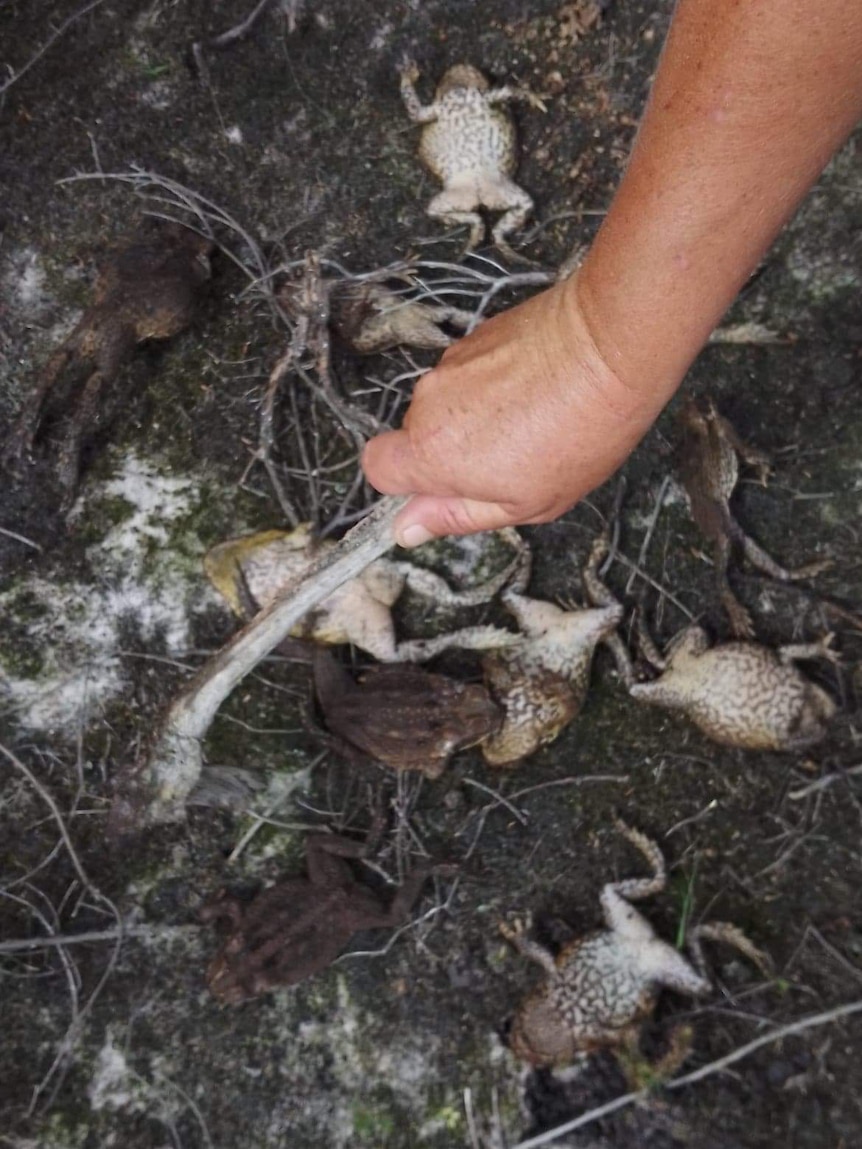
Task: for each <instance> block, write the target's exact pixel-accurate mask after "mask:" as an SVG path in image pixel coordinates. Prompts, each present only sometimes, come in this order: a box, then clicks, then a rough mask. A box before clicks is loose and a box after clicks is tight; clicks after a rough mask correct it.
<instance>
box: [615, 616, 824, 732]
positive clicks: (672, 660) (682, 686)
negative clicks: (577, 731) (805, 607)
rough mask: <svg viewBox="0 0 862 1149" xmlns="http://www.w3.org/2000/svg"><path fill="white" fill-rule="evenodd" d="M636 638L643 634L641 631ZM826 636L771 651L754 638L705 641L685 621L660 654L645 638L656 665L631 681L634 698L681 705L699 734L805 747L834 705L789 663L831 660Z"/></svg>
mask: <svg viewBox="0 0 862 1149" xmlns="http://www.w3.org/2000/svg"><path fill="white" fill-rule="evenodd" d="M641 637H642V639H643V638H645V636H644V635H643V634H642V636H641ZM830 639H831V635H827V637H826V638H824V639H821V640H820V641H818V642H807V643H801V644H794V645H790V646H780V647H779V648H778V650H772V649H770V647H768V646H761V644H760V643H757V642H742V641H737V642H722V643H719V644H718V645H717V646H713V647H711V646H710V644H709V639H708V637H707V635H706V633H705V632H704V631H703V629H702V628H701V627H699V626H689V627H686V629H685V630H683V631H682V632H681V633H680V634H679V635H678V636H677V637H676V639H674V640H673V641H672V642H671V643H670V644H669V646H668V650H667V656H666V657H662V656H661V655H660V654H659V653H658V651H657V650H656V649H655V648H654V646H653V645H652V643H651V642H649V641H646V642H644V643H643V648H644V651H645V653H646V655H647V658H648V659H649V661H650V662H652V663H653V664H654V665H655V666H656V667H657V668H658V669H660V670H661V671H662V673H661V675H660V677H659V678H657V679H656V680H655V681H654V682H641V683H635V684H633V685H632V686H631V687H630V691H629V692H630V694H631V696H632V698H638V699H640V700H641V701H642V702H650V703H653V704H654V705H656V706H664V707H667V708H668V709H669V710H679V711H681V712H682V713H683V714H685V715H686V717H687V718H690V719H691V721H692V722H693V723H694V724H695V726H697V727H699V729H701V730H702V731H703V733H704V734H706V735H708V737H710V738H712V739H714V740H715V741H716V742H722V743H724V744H725V745H727V746H738V747H740V748H741V749H743V750H804V749H806V748H807V747H809V746H812V745H813V744H814V743H815V742H819V741H820V739H821V738H823V737H824V735H825V734H826V728H827V725H828V723H829V721H830V719H831V718H832V717H833V716H834V715H835V712H836V710H837V707H836V705H835V703H834V702H833V700H832V699H831V698H830V696H829V695H828V694H827V693H826V691H825V690H823V689H822V687H820V686H817V685H816V684H815V683H813V682H811V681H810V679H808V678H806V677H805V675H804V674H802V672H801V671H800V670H799V669H798V668H797V667H796V666H795V665H794V664H795V662H796V661H797V660H800V659H813V658H827V659H829V660H830V661H835V660H836V657H837V656H836V655H835V654H834V652H833V651H832V650H831V649H830V647H829V642H830Z"/></svg>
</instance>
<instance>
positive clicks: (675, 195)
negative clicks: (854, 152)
mask: <svg viewBox="0 0 862 1149" xmlns="http://www.w3.org/2000/svg"><path fill="white" fill-rule="evenodd" d="M860 115H862V3H860V2H859V0H819V3H817V4H812V3H811V2H810V0H680V3H679V5H678V7H677V10H676V14H675V16H674V21H673V25H672V28H671V31H670V34H669V36H668V40H667V43H666V45H665V49H664V52H663V55H662V59H661V62H660V65H659V68H658V72H657V75H656V80H655V84H654V87H653V91H652V95H651V97H650V101H649V105H648V107H647V110H646V112H645V114H644V117H643V120H642V123H641V128H640V131H639V134H638V138H637V141H636V144H635V148H634V151H633V154H632V157H631V161H630V164H629V167H628V170H627V172H626V175H625V177H624V179H623V181H622V183H621V185H620V188H619V191H618V193H617V195H616V197H615V199H614V203H613V205H612V208H611V210H610V212H609V213H608V216H607V218H606V220H605V223H604V226H603V227H602V229H601V231H600V232H599V235H598V236H597V238H596V242H595V244H594V245H593V248H592V250H591V252H590V254H589V256H588V258H587V261H586V263H585V265H584V267H583V269H582V271H581V273H580V275H579V276H578V278H577V280H576V281H573V290H574V291H576V292H577V294H578V300H577V302H578V304H579V306H580V308H581V310H582V311H583V314H584V315H585V317H586V320H587V322H588V324H589V327H590V329H591V331H592V333H593V337H594V339H595V341H596V343H597V345H598V349H599V351H600V352H601V354H602V355H603V357H604V358H605V359H606V361H607V362H608V364H609V366H610V367H611V368H612V369H613V370H614V371H616V372H617V373H618V374H619V376H620V377H621V379H622V380H623V381H624V382H626V383H628V384H630V385H632V386H635V387H638V388H640V387H644V388H646V389H648V390H650V391H659V392H664V393H665V394H669V393H670V392H671V391H672V390H673V388H674V387H675V386H676V384H677V383H678V381H679V379H680V378H681V377H682V375H683V374H684V372H685V370H686V368H687V367H688V365H689V363H690V362H691V360H692V359H693V358H694V356H695V355H696V354H697V352H698V350H699V349H700V347H701V346H702V345H703V343H704V341H705V340H706V339H707V337H708V335H709V333H710V331H711V330H712V328H713V327H714V326H715V324H716V323H717V322H718V320H719V319H720V318H721V315H722V314H723V312H724V311H725V310H726V308H727V307H728V305H729V304H730V302H731V301H732V300H733V298H734V296H735V295H736V293H737V292H738V291H739V289H740V287H741V286H742V284H743V283H744V282H745V280H746V278H747V277H748V275H749V274H750V273H751V271H752V270H753V269H754V268H755V267H756V265H757V263H758V262H759V260H760V259H761V257H762V256H763V254H764V252H765V251H766V250H767V248H768V247H769V245H770V243H771V242H772V240H773V239H774V238H775V235H776V234H777V232H778V231H779V230H780V229H781V227H782V226H783V225H784V224H785V223H786V221H787V220H788V218H789V217H790V216H791V215H792V213H793V211H794V210H795V208H796V207H797V206H798V204H799V202H800V200H801V199H802V197H803V196H804V195H805V193H806V192H807V190H808V188H809V187H810V186H811V184H812V183H813V182H814V181H815V180H816V178H817V176H818V174H819V173H820V171H821V170H822V169H823V167H824V166H825V164H826V163H827V161H828V160H829V157H830V156H831V155H832V153H833V152H834V150H835V149H836V148H837V147H838V146H839V145H840V143H841V142H842V141H843V140H844V139H845V137H846V136H847V135H848V133H849V132H850V130H851V129H852V127H853V124H854V123H855V122H856V120H857V119H858V118H859V116H860Z"/></svg>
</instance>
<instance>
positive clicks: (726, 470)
mask: <svg viewBox="0 0 862 1149" xmlns="http://www.w3.org/2000/svg"><path fill="white" fill-rule="evenodd" d="M680 425H681V429H682V437H681V441H680V445H679V473H680V478H681V480H682V483H683V486H684V487H685V490H686V493H687V495H688V499H689V503H690V505H691V514H692V518H693V519H694V521H695V522H696V523H697V525H698V527H699V528H700V530H701V531H702V532H703V534H704V535H705V536H706V537H707V538H708V539H709V541H710V542H711V543H712V544H713V546H714V548H715V574H716V580H717V582H718V592H719V596H720V598H721V602H722V605H723V606H724V608H725V610H726V611H727V614H728V617H729V619H730V625H731V629H732V631H733V633H734V635H735V636H736V637H738V638H751V636H752V634H753V633H754V630H753V627H752V624H751V618H750V616H749V614H748V611H747V610H746V609H745V607H744V606H743V605H742V603H741V602H740V601H739V600H738V599H737V597H736V595H735V594H734V593H733V590H732V589H731V586H730V583H729V581H728V577H727V568H728V565H729V563H730V559H731V555H732V552H733V550H734V549H735V548H739V549H741V550H742V552H743V554H744V555H745V557H746V558H747V559H748V561H749V562H750V563H751V564H752V566H754V567H757V569H758V570H761V571H763V573H764V574H766V575H769V577H770V578H774V579H777V580H778V581H780V582H788V581H791V580H796V579H806V578H811V577H813V576H814V575H816V574H818V573H820V572H821V571H823V570H825V569H826V567H828V566H829V565H830V564H829V562H828V561H818V562H813V563H809V564H807V565H806V566H803V567H799V568H798V569H797V570H787V569H786V568H785V567H783V566H781V565H780V564H779V563H777V562H775V560H774V559H773V558H771V557H770V556H769V555H768V554H767V553H766V551H764V550H763V548H762V547H760V546H759V545H758V544H757V543H756V542H755V541H754V539H752V538H751V537H750V536H749V535H747V534H746V532H745V531H744V530H743V528H742V527H741V526H740V525H739V523H738V522H737V520H736V518H735V516H734V514H733V511H732V510H731V508H730V498H731V496H732V494H733V492H734V490H735V488H736V484H737V482H738V480H739V460H740V459H742V461H743V462H745V463H747V464H748V465H749V466H751V467H754V468H755V469H756V470H757V472H758V474H759V477H760V481H761V482H762V483H763V484H764V485H765V484H766V480H767V476H768V474H769V458H768V456H767V455H765V454H764V453H763V452H762V451H759V450H757V449H756V448H754V447H751V446H749V445H748V444H747V443H745V442H743V440H742V439H741V438H740V436H739V435H738V434H737V432H736V430H735V428H734V427H733V425H732V424H731V423H730V422H729V421H728V420H727V419H725V418H724V417H723V416H722V415H720V414H719V412H718V408H717V407H716V405H715V402H714V400H713V399H711V398H705V399H702V400H697V399H694V398H691V399H689V400H688V401H687V402H686V403H685V404H684V406H683V408H682V411H681V412H680Z"/></svg>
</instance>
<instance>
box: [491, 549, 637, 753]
mask: <svg viewBox="0 0 862 1149" xmlns="http://www.w3.org/2000/svg"><path fill="white" fill-rule="evenodd" d="M594 561H595V560H594V556H593V554H592V553H591V555H590V559H589V562H588V563H587V569H586V570H585V572H584V578H585V581H587V580H588V579H589V577H590V570H591V568H592V565H593V563H594ZM528 580H529V564H528V561H527V560H526V558H523V559H522V563H521V570H520V572H519V573H518V575H517V576H516V578H515V579H513V581H512V584H511V585H510V586H508V587H507V588H506V589H505V590H504V591H503V593H502V595H501V598H502V601H503V603H504V604H505V605H506V607H507V608H508V610H510V611H511V613H512V614H513V615H514V616H515V619H516V621H517V623H518V627H519V629H520V632H521V638H520V640H519V641H518V643H517V644H516V645H514V646H511V647H508V648H506V649H503V650H496V651H493V652H490V653H488V654H487V655H485V657H484V659H483V669H484V672H485V681H486V682H487V684H488V689H489V690H490V692H491V697H492V698H493V699H494V700H495V701H496V702H497V703H499V705H500V706H501V707H502V709H503V711H504V714H505V717H504V720H503V725H502V728H501V729H500V731H499V732H498V733H497V734H492V735H491V736H490V737H489V738H487V739H486V740H485V741H484V742H483V744H482V753H483V754H484V756H485V759H486V761H487V762H488V764H489V765H491V766H511V765H514V764H515V763H516V762H518V761H519V760H520V759H521V758H525V757H526V756H527V755H528V754H532V753H533V752H534V751H535V750H537V749H538V748H539V747H540V746H543V745H545V744H546V743H548V742H552V741H553V740H554V739H555V738H556V737H557V736H558V735H559V734H560V732H561V731H562V730H563V729H564V728H565V727H566V726H567V725H568V723H569V722H571V721H572V719H573V718H575V716H576V715H577V713H578V711H579V710H580V708H581V706H582V705H583V701H584V697H585V695H586V692H587V686H588V683H589V676H590V666H591V664H592V660H593V652H594V651H595V648H596V646H597V645H598V644H599V643H600V642H601V641H602V640H603V639H604V638H606V637H607V636H608V635H609V634H610V633H611V632H612V631H613V630H615V628H616V627H617V625H618V624H619V622H620V620H621V619H622V615H623V610H622V607H621V606H620V605H619V604H618V603H613V604H612V605H610V606H600V607H597V608H587V607H578V606H571V607H569V608H568V609H566V608H563V607H561V606H557V605H556V604H554V603H551V602H543V601H541V600H540V599H534V598H527V597H526V595H525V594H524V593H523V591H524V590H525V589H526V585H527V582H528Z"/></svg>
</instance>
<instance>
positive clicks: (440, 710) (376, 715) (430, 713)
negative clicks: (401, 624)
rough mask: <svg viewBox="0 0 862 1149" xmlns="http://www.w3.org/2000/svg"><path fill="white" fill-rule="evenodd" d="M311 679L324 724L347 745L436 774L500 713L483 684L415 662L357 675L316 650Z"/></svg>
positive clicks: (496, 722)
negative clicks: (431, 672) (432, 669)
mask: <svg viewBox="0 0 862 1149" xmlns="http://www.w3.org/2000/svg"><path fill="white" fill-rule="evenodd" d="M314 686H315V692H316V694H317V699H318V702H319V703H320V708H321V710H322V712H323V717H324V720H325V722H326V726H327V728H328V729H329V731H330V732H331V733H332V734H334V735H336V736H337V738H338V739H340V740H341V741H343V743H346V746H345V747H344V748H343V749H345V750H346V751H347V752H348V753H349V752H350V750H351V749H353V750H359V751H361V752H362V753H363V754H366V755H368V756H369V757H371V758H374V759H376V760H377V761H378V762H383V763H384V764H385V765H387V766H392V767H393V768H394V769H395V770H419V771H421V772H422V773H423V774H424V775H425V776H426V777H427V778H439V777H440V775H441V774H442V773H443V771H444V770H445V769H446V766H447V764H448V762H449V759H450V757H451V756H452V755H453V754H455V753H457V751H459V750H464V749H466V748H467V747H468V746H475V745H476V743H478V742H481V741H482V740H483V739H484V738H487V737H488V735H489V734H492V733H493V732H494V731H496V730H497V729H498V728H499V726H500V723H501V721H502V713H501V711H500V710H499V708H498V707H497V706H495V705H494V703H493V702H492V701H491V699H490V697H489V696H488V692H487V690H486V689H485V687H484V686H481V685H479V684H478V683H475V684H469V683H465V682H457V681H456V680H455V679H452V678H446V677H445V676H444V675H442V674H430V673H429V672H428V671H427V670H422V669H420V668H419V667H418V666H393V665H389V666H372V667H371V668H370V669H368V670H364V671H363V672H362V673H361V675H360V676H359V678H358V679H357V680H354V679H353V678H352V676H351V675H350V674H349V673H348V672H347V671H346V670H345V669H344V667H343V666H341V665H340V663H338V662H336V660H335V659H334V658H333V657H332V655H331V654H330V653H329V652H328V651H326V650H321V649H317V650H315V652H314Z"/></svg>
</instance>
